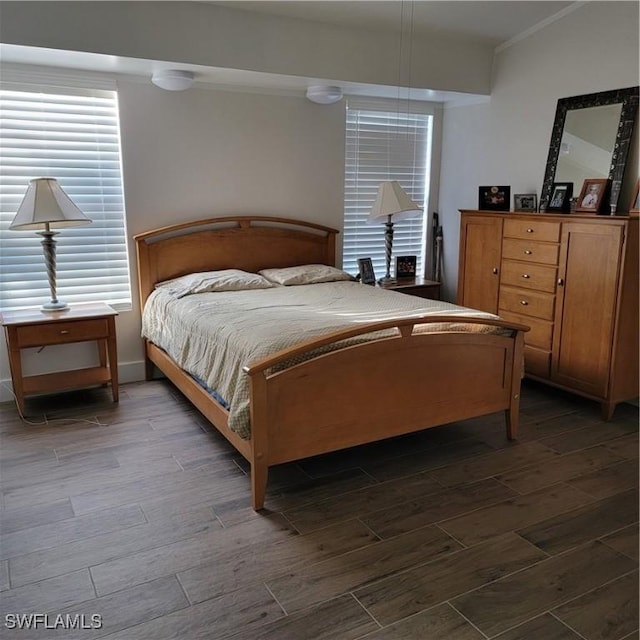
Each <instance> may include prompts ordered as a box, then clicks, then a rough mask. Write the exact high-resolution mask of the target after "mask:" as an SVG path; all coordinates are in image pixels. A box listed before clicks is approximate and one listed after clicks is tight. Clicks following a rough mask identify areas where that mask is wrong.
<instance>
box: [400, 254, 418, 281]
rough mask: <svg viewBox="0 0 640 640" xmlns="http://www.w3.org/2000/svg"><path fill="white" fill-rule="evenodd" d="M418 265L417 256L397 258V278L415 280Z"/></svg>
mask: <svg viewBox="0 0 640 640" xmlns="http://www.w3.org/2000/svg"><path fill="white" fill-rule="evenodd" d="M417 263H418V257H417V256H397V257H396V278H415V277H416V265H417Z"/></svg>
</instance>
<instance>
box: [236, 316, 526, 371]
mask: <svg viewBox="0 0 640 640" xmlns="http://www.w3.org/2000/svg"><path fill="white" fill-rule="evenodd" d="M424 324H458V325H460V324H476V325H486V326H491V327H496V328H500V329H506V330H508V331H512V332H513V334H515V333H516V332H518V331H522V332H523V333H524V332H526V331H529V327H528V326H526V325H523V324H517V323H513V322H505V321H504V320H500V319H498V318H479V317H472V316H448V315H447V316H434V315H428V316H416V317H414V318H402V319H398V318H396V319H394V320H383V321H379V322H370V323H367V324H362V325H359V326H357V327H353V328H349V329H341V330H339V331H334V332H332V333H329V334H327V335H324V336H320V337H318V338H313V339H311V340H307V341H306V342H303V343H301V344H298V345H295V346H293V347H288V348H286V349H282V350H281V351H278V352H277V353H274V354H271V355H269V356H267V357H265V358H262V359H261V360H258V361H257V362H254V363H253V364H250V365H245V366H244V367H243V368H242V369H243V371H244V372H245V373H247V374H248V375H250V376H252V375H255V374H257V373H261V372H263V371H266V370H267V369H270V368H271V367H274V366H277V365H278V364H281V363H282V362H286V361H287V360H289V359H291V358H295V357H297V356H299V355H302V354H304V353H308V352H310V351H313V350H314V349H319V348H321V347H325V346H327V345H329V344H333V343H336V342H340V341H341V340H346V339H348V338H353V337H355V336H360V335H366V334H368V333H375V332H377V331H384V330H386V329H398V334H397V335H395V336H385V337H383V338H381V339H382V340H393V339H399V338H402V337H408V336H411V335H413V329H414V327H415V326H416V325H424ZM453 331H455V330H453ZM461 333H462V331H461Z"/></svg>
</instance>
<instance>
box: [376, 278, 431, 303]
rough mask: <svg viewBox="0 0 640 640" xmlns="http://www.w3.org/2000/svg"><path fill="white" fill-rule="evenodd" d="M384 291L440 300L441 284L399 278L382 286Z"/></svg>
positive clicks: (419, 279) (421, 279) (422, 279)
mask: <svg viewBox="0 0 640 640" xmlns="http://www.w3.org/2000/svg"><path fill="white" fill-rule="evenodd" d="M379 286H380V287H382V288H383V289H390V290H391V291H399V292H400V293H408V294H409V295H410V296H418V297H419V298H429V299H430V300H440V283H439V282H435V281H434V280H425V279H424V278H398V279H397V280H394V281H393V282H390V283H389V284H380V285H379Z"/></svg>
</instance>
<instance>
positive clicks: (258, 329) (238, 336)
mask: <svg viewBox="0 0 640 640" xmlns="http://www.w3.org/2000/svg"><path fill="white" fill-rule="evenodd" d="M425 314H430V315H447V316H450V315H459V316H461V326H463V324H464V321H463V318H462V317H463V316H473V317H483V318H496V317H497V316H494V315H492V314H489V313H484V312H482V311H477V310H474V309H467V308H465V307H460V306H457V305H453V304H451V303H448V302H442V301H435V300H427V299H423V298H418V297H414V296H409V295H406V294H402V293H398V292H395V291H388V290H385V289H381V288H379V287H372V286H367V285H363V284H360V283H357V282H325V283H321V284H309V285H300V286H278V287H274V288H270V289H259V290H250V291H224V292H215V293H198V294H194V295H188V296H185V297H183V298H176V297H175V296H172V295H171V294H170V293H169V292H168V291H167V290H166V289H162V288H158V289H156V290H155V291H154V292H153V293H152V294H151V295H150V296H149V298H148V299H147V302H146V304H145V307H144V310H143V315H142V336H143V337H144V338H146V339H147V340H150V341H151V342H153V343H154V344H155V345H157V346H158V347H160V348H162V349H163V350H164V351H166V352H167V354H168V355H169V356H170V357H171V358H172V359H173V360H174V361H175V362H176V363H177V364H178V365H179V366H180V367H181V368H182V369H184V370H185V371H187V372H188V373H189V374H190V375H192V376H193V377H194V378H196V379H197V380H198V381H199V382H200V383H201V384H202V385H203V386H206V387H208V388H209V389H210V390H213V391H214V392H215V397H216V398H217V399H218V401H222V402H221V404H223V406H225V407H226V408H228V411H229V421H228V423H229V428H230V429H232V430H233V431H234V432H235V433H237V434H238V435H239V436H240V437H242V438H244V439H248V438H250V436H251V429H250V423H249V408H250V395H249V376H248V375H247V374H246V373H244V371H243V370H242V368H243V367H244V366H247V365H250V364H252V363H254V362H256V361H258V360H261V359H262V358H264V357H266V356H269V355H272V354H274V353H276V352H278V351H280V350H282V349H286V348H288V347H292V346H294V345H296V344H299V343H301V342H304V341H307V340H310V339H313V338H317V337H320V336H322V335H326V334H329V333H333V332H335V331H338V330H340V329H348V328H352V327H353V326H354V325H358V324H367V323H372V322H376V321H384V320H391V319H398V318H411V317H418V316H422V315H425ZM447 326H449V327H450V325H447ZM444 328H445V326H444V325H439V324H434V325H424V327H423V328H422V327H421V330H423V329H424V330H430V331H438V330H443V329H444ZM468 328H469V330H473V331H482V330H486V331H491V330H492V329H491V328H489V327H484V328H483V325H469V326H468ZM390 333H394V330H387V331H384V332H376V333H370V334H366V336H357V337H355V338H349V339H348V340H346V341H343V342H342V343H341V344H340V345H338V346H336V345H330V346H329V347H324V348H322V349H321V350H318V351H317V352H315V353H314V354H306V355H305V356H304V357H300V358H297V359H296V360H291V361H288V362H287V363H286V365H283V366H292V365H294V364H296V363H297V362H300V361H302V360H304V359H308V358H309V357H313V355H317V354H318V353H321V352H326V351H328V350H331V349H335V348H338V347H339V346H342V345H344V344H345V343H346V344H355V343H358V342H363V341H366V340H371V339H376V338H379V337H381V336H384V335H387V334H390ZM281 368H282V367H281Z"/></svg>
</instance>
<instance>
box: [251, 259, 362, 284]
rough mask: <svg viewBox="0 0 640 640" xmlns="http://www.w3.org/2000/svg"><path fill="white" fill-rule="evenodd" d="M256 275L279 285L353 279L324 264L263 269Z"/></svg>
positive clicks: (339, 270) (344, 272) (343, 272)
mask: <svg viewBox="0 0 640 640" xmlns="http://www.w3.org/2000/svg"><path fill="white" fill-rule="evenodd" d="M258 273H259V274H260V275H262V276H264V277H265V278H266V279H267V280H270V281H271V282H275V283H276V284H281V285H294V284H317V283H319V282H338V281H340V280H354V279H355V278H354V277H353V276H351V275H349V274H348V273H346V271H342V270H341V269H337V268H336V267H330V266H328V265H326V264H303V265H301V266H299V267H284V268H283V269H263V270H262V271H259V272H258Z"/></svg>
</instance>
